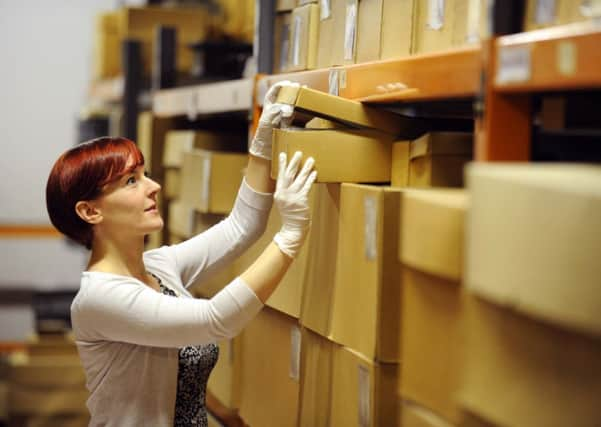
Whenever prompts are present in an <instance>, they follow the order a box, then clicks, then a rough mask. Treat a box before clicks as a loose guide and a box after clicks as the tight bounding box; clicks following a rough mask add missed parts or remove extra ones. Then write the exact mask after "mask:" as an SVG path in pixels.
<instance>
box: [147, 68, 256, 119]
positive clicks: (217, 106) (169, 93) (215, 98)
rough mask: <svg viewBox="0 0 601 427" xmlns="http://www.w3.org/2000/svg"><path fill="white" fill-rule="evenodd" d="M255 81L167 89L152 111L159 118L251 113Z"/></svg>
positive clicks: (163, 91)
mask: <svg viewBox="0 0 601 427" xmlns="http://www.w3.org/2000/svg"><path fill="white" fill-rule="evenodd" d="M253 86H254V79H252V78H247V79H239V80H230V81H223V82H217V83H207V84H202V85H197V86H189V87H181V88H175V89H165V90H160V91H158V92H156V93H155V94H154V95H153V100H152V110H153V112H154V114H155V115H156V116H157V117H174V116H183V115H186V116H188V117H190V118H192V119H193V118H195V117H196V116H199V115H204V114H218V113H227V112H236V111H249V110H250V109H251V108H252V93H253Z"/></svg>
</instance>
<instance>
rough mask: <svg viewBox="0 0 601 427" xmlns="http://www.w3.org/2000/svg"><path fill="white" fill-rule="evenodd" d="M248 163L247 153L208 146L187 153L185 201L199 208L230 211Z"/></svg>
mask: <svg viewBox="0 0 601 427" xmlns="http://www.w3.org/2000/svg"><path fill="white" fill-rule="evenodd" d="M247 163H248V156H247V155H246V154H237V153H223V152H217V151H206V150H193V151H190V152H187V153H184V163H183V165H182V172H181V174H182V177H181V179H182V184H181V199H182V201H183V202H185V203H186V204H187V205H189V206H192V207H193V208H194V209H196V210H197V211H199V212H210V213H216V214H227V213H229V212H230V211H231V210H232V207H233V206H234V201H235V200H236V197H237V195H238V190H239V188H240V184H241V182H242V177H243V170H244V168H245V167H246V164H247Z"/></svg>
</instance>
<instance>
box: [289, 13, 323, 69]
mask: <svg viewBox="0 0 601 427" xmlns="http://www.w3.org/2000/svg"><path fill="white" fill-rule="evenodd" d="M290 25H291V26H290V49H289V52H288V55H289V59H288V70H287V71H302V70H311V69H314V68H316V67H317V44H318V43H319V5H317V4H306V5H304V6H300V7H297V8H295V9H294V10H293V11H292V18H291V24H290Z"/></svg>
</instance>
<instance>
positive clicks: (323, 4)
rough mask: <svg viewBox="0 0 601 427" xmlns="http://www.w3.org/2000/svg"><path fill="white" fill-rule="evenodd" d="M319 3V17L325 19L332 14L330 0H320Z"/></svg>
mask: <svg viewBox="0 0 601 427" xmlns="http://www.w3.org/2000/svg"><path fill="white" fill-rule="evenodd" d="M319 3H320V7H319V19H320V20H321V21H325V20H326V19H328V18H330V17H331V16H332V6H331V5H330V0H321V1H320V2H319Z"/></svg>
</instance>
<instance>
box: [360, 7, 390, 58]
mask: <svg viewBox="0 0 601 427" xmlns="http://www.w3.org/2000/svg"><path fill="white" fill-rule="evenodd" d="M358 6H359V10H358V14H357V54H356V58H355V59H356V62H357V63H362V62H371V61H377V60H378V59H380V48H381V40H382V39H381V36H382V21H383V16H382V7H383V6H384V0H360V1H359V4H358Z"/></svg>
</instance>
